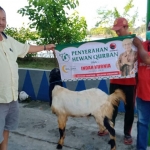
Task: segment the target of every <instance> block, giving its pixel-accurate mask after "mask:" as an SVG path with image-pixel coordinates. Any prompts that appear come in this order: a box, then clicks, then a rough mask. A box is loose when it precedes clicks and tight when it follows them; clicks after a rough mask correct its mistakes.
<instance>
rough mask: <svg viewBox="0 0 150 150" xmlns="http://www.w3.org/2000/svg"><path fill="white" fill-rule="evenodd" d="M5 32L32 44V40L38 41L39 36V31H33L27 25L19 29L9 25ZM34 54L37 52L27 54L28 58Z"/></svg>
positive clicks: (22, 41)
mask: <svg viewBox="0 0 150 150" xmlns="http://www.w3.org/2000/svg"><path fill="white" fill-rule="evenodd" d="M5 33H6V34H7V35H9V36H11V37H13V38H14V39H16V40H17V41H19V42H21V43H25V42H28V43H29V44H30V42H31V41H36V40H37V39H38V38H39V35H38V34H37V32H35V31H31V30H30V29H29V28H27V29H26V28H25V27H21V28H19V29H17V28H13V27H9V26H7V28H6V29H5ZM32 56H36V53H32V54H27V55H26V57H27V58H30V57H32Z"/></svg>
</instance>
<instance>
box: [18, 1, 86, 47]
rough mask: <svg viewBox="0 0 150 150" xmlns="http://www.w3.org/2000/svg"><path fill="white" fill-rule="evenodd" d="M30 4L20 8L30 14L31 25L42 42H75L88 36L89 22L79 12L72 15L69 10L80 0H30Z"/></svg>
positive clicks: (25, 13)
mask: <svg viewBox="0 0 150 150" xmlns="http://www.w3.org/2000/svg"><path fill="white" fill-rule="evenodd" d="M28 2H29V5H28V6H25V7H24V8H21V9H20V10H18V13H20V14H22V16H28V17H29V20H30V21H31V23H30V27H31V28H35V29H36V30H37V31H38V33H39V35H40V37H41V41H40V42H41V43H42V44H48V43H57V44H62V43H73V42H78V41H82V40H83V39H84V38H85V37H86V28H87V24H86V21H85V19H84V18H80V17H79V16H78V13H76V12H75V13H74V14H72V15H71V16H69V15H68V13H67V11H69V10H71V9H74V8H76V7H77V6H78V5H79V2H78V0H28Z"/></svg>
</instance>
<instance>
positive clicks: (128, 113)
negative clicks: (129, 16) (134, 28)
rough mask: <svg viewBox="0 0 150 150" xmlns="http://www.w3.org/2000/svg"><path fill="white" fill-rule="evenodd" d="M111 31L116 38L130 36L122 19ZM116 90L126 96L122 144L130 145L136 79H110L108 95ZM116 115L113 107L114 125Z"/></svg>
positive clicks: (115, 109)
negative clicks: (121, 91) (119, 90)
mask: <svg viewBox="0 0 150 150" xmlns="http://www.w3.org/2000/svg"><path fill="white" fill-rule="evenodd" d="M112 30H114V31H115V32H116V34H117V35H118V36H127V35H130V32H129V26H128V21H127V20H126V19H125V18H123V17H119V18H116V20H115V21H114V25H113V27H112ZM118 88H120V89H122V90H123V92H124V93H125V95H126V105H125V106H124V107H125V116H124V144H127V145H130V144H132V142H133V140H132V136H131V129H132V125H133V121H134V107H135V90H136V78H122V79H111V80H110V88H109V93H110V94H112V93H113V92H114V91H115V90H116V89H118ZM117 114H118V107H114V113H113V118H112V121H113V123H114V125H115V119H116V116H117ZM107 133H108V132H107V130H104V131H103V132H101V131H99V132H98V135H100V136H103V135H105V134H107Z"/></svg>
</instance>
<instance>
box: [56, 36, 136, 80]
mask: <svg viewBox="0 0 150 150" xmlns="http://www.w3.org/2000/svg"><path fill="white" fill-rule="evenodd" d="M134 36H135V35H130V36H125V37H117V38H109V39H103V40H96V41H89V42H81V43H75V44H66V45H57V46H56V51H55V52H56V57H57V59H58V63H59V68H60V71H61V78H62V80H63V81H67V80H81V79H83V80H86V79H106V78H133V77H135V73H136V72H137V51H136V48H135V47H134V46H133V44H132V40H133V37H134Z"/></svg>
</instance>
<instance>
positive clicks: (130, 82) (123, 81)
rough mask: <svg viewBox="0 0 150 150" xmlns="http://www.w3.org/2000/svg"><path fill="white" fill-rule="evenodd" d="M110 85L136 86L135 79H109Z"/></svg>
mask: <svg viewBox="0 0 150 150" xmlns="http://www.w3.org/2000/svg"><path fill="white" fill-rule="evenodd" d="M110 83H113V84H121V85H136V79H135V78H123V79H110Z"/></svg>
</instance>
